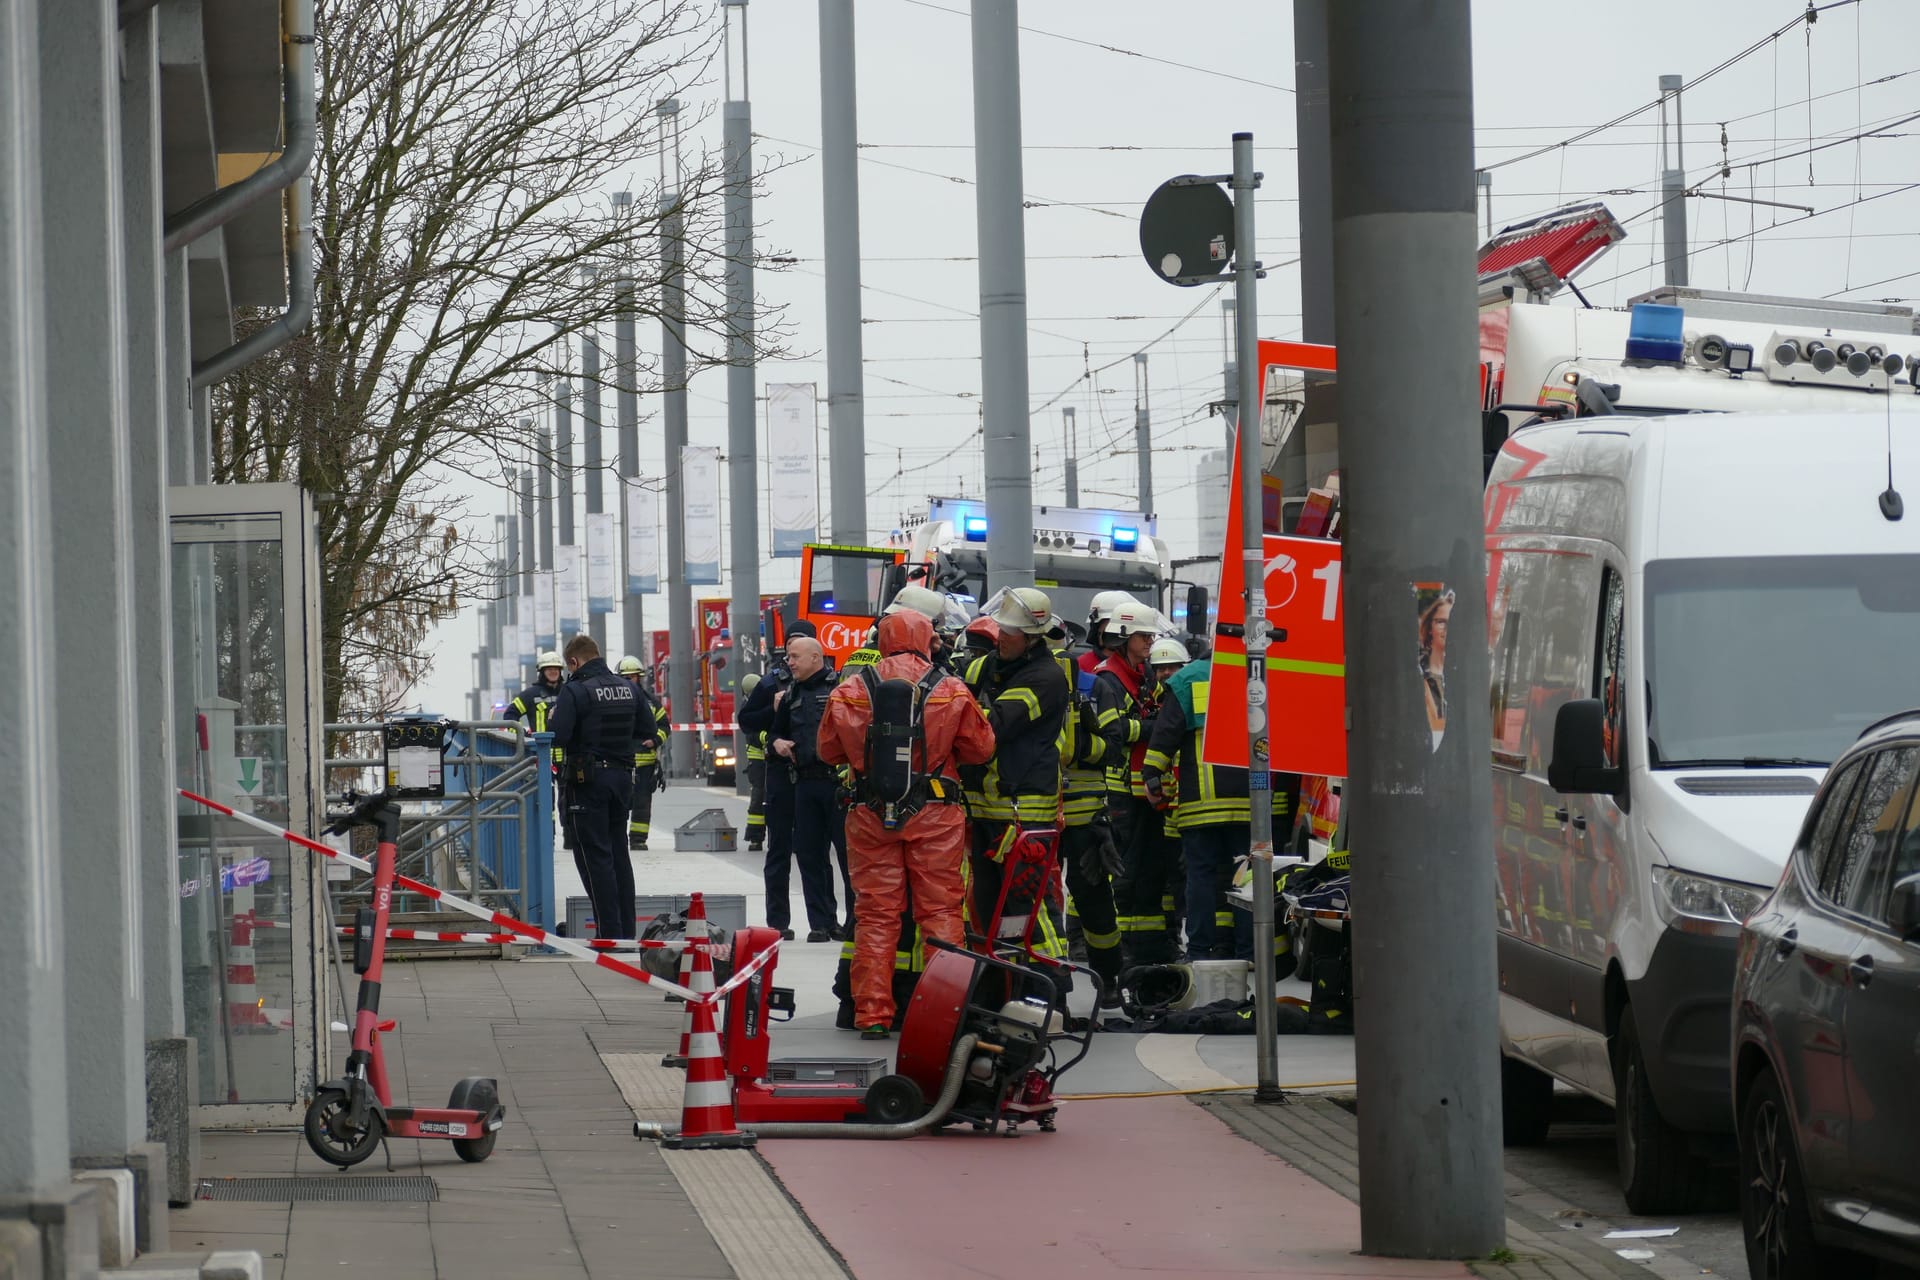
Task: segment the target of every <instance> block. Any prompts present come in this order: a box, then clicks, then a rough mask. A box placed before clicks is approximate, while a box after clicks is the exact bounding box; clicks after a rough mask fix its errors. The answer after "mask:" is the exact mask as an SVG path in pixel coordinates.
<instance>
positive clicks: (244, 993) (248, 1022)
mask: <svg viewBox="0 0 1920 1280" xmlns="http://www.w3.org/2000/svg"><path fill="white" fill-rule="evenodd" d="M232 899H233V905H232V910H233V926H232V929H233V931H232V934H231V935H230V936H229V938H228V940H227V1025H228V1026H229V1027H231V1028H232V1029H233V1030H235V1031H259V1030H264V1029H267V1028H268V1022H267V1017H266V1014H264V1013H263V1012H261V1009H260V1006H261V1004H262V1001H261V999H260V996H259V991H258V988H256V987H255V986H254V958H253V929H254V924H253V887H252V886H251V885H240V886H238V887H236V888H235V889H234V891H233V894H232Z"/></svg>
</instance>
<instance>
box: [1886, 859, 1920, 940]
mask: <svg viewBox="0 0 1920 1280" xmlns="http://www.w3.org/2000/svg"><path fill="white" fill-rule="evenodd" d="M1887 923H1888V924H1889V925H1891V926H1892V928H1893V931H1894V933H1896V934H1898V935H1899V937H1900V941H1902V942H1912V941H1914V940H1915V939H1916V938H1920V875H1912V876H1908V877H1906V878H1905V879H1903V880H1896V881H1894V884H1893V897H1892V899H1891V900H1890V901H1889V902H1888V903H1887Z"/></svg>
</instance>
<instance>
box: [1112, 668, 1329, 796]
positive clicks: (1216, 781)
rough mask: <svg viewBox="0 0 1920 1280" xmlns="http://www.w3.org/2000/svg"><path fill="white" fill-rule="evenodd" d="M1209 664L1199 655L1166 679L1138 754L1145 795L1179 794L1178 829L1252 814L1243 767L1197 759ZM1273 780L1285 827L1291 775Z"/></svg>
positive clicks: (1204, 720)
mask: <svg viewBox="0 0 1920 1280" xmlns="http://www.w3.org/2000/svg"><path fill="white" fill-rule="evenodd" d="M1208 668H1209V664H1208V662H1207V660H1206V659H1204V658H1202V659H1198V660H1195V661H1193V662H1189V663H1188V664H1187V665H1186V666H1184V667H1182V668H1180V669H1179V670H1178V671H1176V672H1174V673H1173V675H1172V677H1171V678H1169V679H1168V681H1167V683H1166V689H1165V692H1164V694H1163V695H1162V697H1161V701H1160V710H1159V712H1158V713H1157V714H1156V715H1155V716H1154V719H1153V723H1152V724H1151V725H1150V726H1149V728H1148V736H1147V741H1146V744H1145V750H1144V752H1143V753H1142V757H1141V764H1140V780H1141V784H1142V788H1143V790H1144V791H1145V792H1146V794H1147V795H1148V796H1149V798H1151V797H1152V796H1153V795H1154V793H1156V792H1158V793H1160V794H1162V795H1166V796H1169V798H1171V797H1172V796H1174V795H1177V796H1178V800H1179V803H1178V807H1177V809H1176V813H1177V816H1178V820H1179V827H1180V830H1182V831H1186V830H1188V829H1189V828H1194V827H1211V826H1223V825H1227V824H1230V823H1238V824H1245V823H1247V822H1248V821H1250V820H1251V818H1252V812H1251V809H1250V807H1249V801H1248V794H1249V793H1248V786H1247V771H1246V770H1245V769H1237V768H1234V767H1232V766H1230V765H1211V764H1207V763H1205V762H1204V761H1202V760H1201V759H1200V738H1201V735H1202V733H1203V732H1204V731H1205V729H1206V724H1207V692H1208V687H1209V686H1208V680H1207V674H1208ZM1273 781H1274V784H1275V785H1274V789H1273V793H1272V795H1273V816H1274V819H1275V825H1276V829H1278V830H1284V829H1285V828H1284V823H1283V822H1282V820H1283V819H1285V818H1286V816H1287V814H1288V812H1289V806H1288V794H1289V791H1290V790H1291V784H1292V782H1293V779H1292V777H1291V776H1290V775H1289V776H1287V777H1285V778H1283V777H1281V776H1280V775H1275V776H1274V779H1273ZM1283 782H1284V783H1285V784H1287V785H1286V786H1283V785H1281V784H1282V783H1283ZM1176 786H1177V791H1176V790H1175V788H1176Z"/></svg>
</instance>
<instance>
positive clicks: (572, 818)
mask: <svg viewBox="0 0 1920 1280" xmlns="http://www.w3.org/2000/svg"><path fill="white" fill-rule="evenodd" d="M566 662H567V670H568V671H569V672H571V673H572V678H571V679H570V680H568V681H567V683H566V686H565V687H564V688H563V689H562V690H561V691H560V696H559V698H558V699H557V700H556V701H555V703H554V707H553V741H554V745H555V746H556V747H558V748H560V750H562V751H565V752H566V763H565V764H564V765H563V766H562V768H561V777H562V779H563V781H564V782H565V784H566V785H565V795H566V814H567V825H568V826H569V827H571V828H572V830H573V837H574V841H575V843H576V845H577V846H578V848H579V850H580V857H581V860H582V861H583V862H584V864H585V867H586V873H587V874H586V881H587V896H588V897H590V898H591V899H592V900H593V917H594V920H595V922H596V924H597V929H598V933H599V936H600V937H603V938H631V937H633V936H634V901H633V859H632V858H631V857H630V856H629V855H628V853H627V851H626V849H625V847H624V845H625V843H626V842H625V841H624V840H623V839H622V837H623V836H624V835H625V828H626V825H627V812H628V810H629V808H630V807H631V805H632V801H633V745H634V722H635V719H636V713H637V712H638V710H639V706H640V698H639V695H638V693H637V692H636V691H635V690H634V687H633V683H632V682H631V681H629V680H624V679H622V678H621V677H619V676H617V675H615V674H614V673H613V672H611V671H609V670H608V669H607V663H606V659H604V658H602V657H601V656H600V646H599V645H597V644H595V643H594V641H593V637H592V636H575V637H574V638H573V639H571V640H569V641H567V647H566ZM556 754H557V753H556Z"/></svg>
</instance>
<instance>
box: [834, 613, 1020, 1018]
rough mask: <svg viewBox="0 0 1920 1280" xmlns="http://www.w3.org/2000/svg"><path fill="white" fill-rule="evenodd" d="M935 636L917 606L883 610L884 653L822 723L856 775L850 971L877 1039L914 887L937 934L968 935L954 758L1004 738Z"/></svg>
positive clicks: (923, 927)
mask: <svg viewBox="0 0 1920 1280" xmlns="http://www.w3.org/2000/svg"><path fill="white" fill-rule="evenodd" d="M932 645H933V624H932V622H931V621H929V620H928V619H927V618H926V617H925V616H924V615H923V614H921V613H919V612H917V611H916V610H915V609H913V608H911V607H908V608H903V609H901V610H900V611H899V612H897V613H891V614H888V615H887V616H886V617H883V618H882V619H881V620H880V626H879V649H880V654H881V658H880V661H879V662H878V663H877V664H876V665H874V666H873V667H871V668H867V669H865V670H863V671H862V672H859V673H857V674H853V675H850V676H849V677H848V678H847V679H845V680H843V681H842V682H841V683H840V685H839V687H838V688H836V689H835V690H834V692H833V695H832V697H831V698H830V699H829V700H828V703H827V711H826V716H825V719H824V720H823V721H822V722H821V726H820V758H821V759H823V760H826V761H830V762H838V763H845V764H848V765H850V766H851V768H852V770H853V773H854V787H853V804H852V806H851V807H850V808H849V809H848V811H847V845H848V857H849V860H850V861H851V863H852V872H853V886H854V892H855V894H856V895H857V896H858V901H859V904H860V908H859V916H858V920H857V928H856V932H855V935H854V956H853V973H852V980H853V997H854V1005H855V1018H856V1020H857V1022H858V1024H859V1026H860V1027H861V1035H862V1036H863V1037H865V1038H867V1039H874V1040H878V1039H885V1038H886V1037H887V1036H888V1035H889V1034H890V1030H891V1028H892V1025H893V1017H894V1013H895V1009H894V998H893V974H894V965H895V951H896V949H897V948H898V945H899V937H898V930H899V928H900V915H901V912H902V911H903V910H904V909H905V908H906V905H907V897H908V894H909V891H911V895H912V914H913V919H914V923H915V924H916V925H917V926H918V928H919V929H920V932H921V934H922V935H923V936H924V937H925V938H926V939H927V940H928V941H929V942H931V941H933V940H938V941H941V942H946V943H950V944H951V945H953V946H961V945H964V943H965V940H966V935H965V926H964V906H965V897H966V889H965V878H964V875H963V871H964V867H965V862H966V857H967V820H966V813H965V811H964V810H963V809H962V808H961V807H960V804H959V803H958V802H959V799H960V787H959V782H958V780H957V778H956V777H955V776H954V772H953V766H954V765H955V764H956V763H965V764H979V763H982V762H984V761H986V760H987V759H989V758H990V757H992V756H993V755H994V735H993V731H992V729H990V728H989V727H988V721H987V717H986V716H985V715H983V714H982V713H981V711H980V708H979V707H978V706H976V705H975V704H974V702H973V699H972V698H971V697H970V696H969V694H968V691H967V687H966V685H965V684H964V683H962V682H961V681H960V680H958V679H956V678H954V677H953V676H950V675H947V674H945V673H944V672H943V671H942V670H941V669H940V668H938V667H936V666H934V665H933V662H932V660H931V657H930V654H931V651H932ZM902 686H904V687H902ZM903 753H904V759H903V758H902V756H903Z"/></svg>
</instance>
